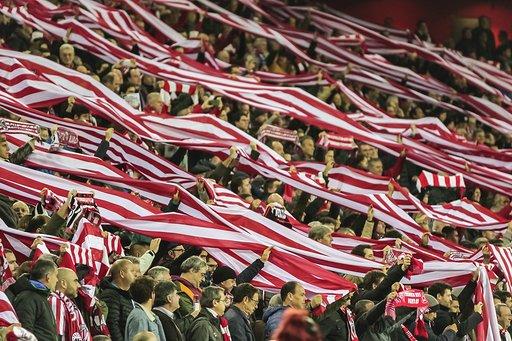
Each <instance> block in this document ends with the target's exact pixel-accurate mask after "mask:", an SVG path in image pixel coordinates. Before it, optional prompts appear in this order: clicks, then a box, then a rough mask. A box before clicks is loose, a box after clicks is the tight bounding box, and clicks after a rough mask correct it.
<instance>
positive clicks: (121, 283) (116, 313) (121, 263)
mask: <svg viewBox="0 0 512 341" xmlns="http://www.w3.org/2000/svg"><path fill="white" fill-rule="evenodd" d="M136 271H137V269H136V267H135V266H134V264H133V263H132V262H131V261H129V260H127V259H120V260H118V261H116V262H115V263H114V264H112V267H111V268H110V273H111V276H112V277H110V278H108V277H107V278H105V279H103V281H101V283H100V288H101V293H100V295H99V296H98V298H99V299H100V300H102V301H103V302H105V304H106V305H107V308H108V313H107V327H108V330H109V331H110V337H111V339H112V341H123V340H124V332H125V327H126V320H127V319H128V315H130V312H131V311H132V310H133V308H134V303H133V301H132V299H131V296H130V292H129V291H128V290H129V289H130V286H131V284H132V283H133V281H134V280H135V276H136Z"/></svg>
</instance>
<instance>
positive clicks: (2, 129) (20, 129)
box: [0, 118, 39, 138]
mask: <svg viewBox="0 0 512 341" xmlns="http://www.w3.org/2000/svg"><path fill="white" fill-rule="evenodd" d="M0 133H9V134H26V135H30V136H33V137H36V138H39V126H38V125H36V124H32V123H27V122H18V121H12V120H8V119H6V118H1V119H0Z"/></svg>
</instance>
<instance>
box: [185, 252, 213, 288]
mask: <svg viewBox="0 0 512 341" xmlns="http://www.w3.org/2000/svg"><path fill="white" fill-rule="evenodd" d="M180 270H181V277H183V278H185V279H186V280H188V281H189V282H190V283H192V285H194V286H195V287H196V288H199V285H200V284H201V282H202V281H203V279H204V277H205V276H206V272H207V271H208V267H207V266H206V262H205V261H204V260H203V259H201V257H199V256H192V257H190V258H187V259H186V260H185V261H184V262H183V263H181V267H180Z"/></svg>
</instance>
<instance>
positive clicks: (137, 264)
mask: <svg viewBox="0 0 512 341" xmlns="http://www.w3.org/2000/svg"><path fill="white" fill-rule="evenodd" d="M121 259H127V260H129V261H130V262H132V264H133V266H132V271H133V273H134V274H135V278H139V277H140V276H142V272H141V271H140V259H139V258H138V257H134V256H124V257H122V258H121Z"/></svg>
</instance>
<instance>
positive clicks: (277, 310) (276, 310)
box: [263, 306, 287, 340]
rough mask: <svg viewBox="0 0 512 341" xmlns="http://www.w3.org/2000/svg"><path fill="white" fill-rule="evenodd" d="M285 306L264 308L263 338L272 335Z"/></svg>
mask: <svg viewBox="0 0 512 341" xmlns="http://www.w3.org/2000/svg"><path fill="white" fill-rule="evenodd" d="M286 308H287V307H283V306H279V307H269V308H267V310H265V313H263V322H265V340H268V339H270V338H271V337H272V334H273V333H274V331H275V330H276V329H277V326H279V323H281V320H282V318H283V314H284V311H285V309H286Z"/></svg>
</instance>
